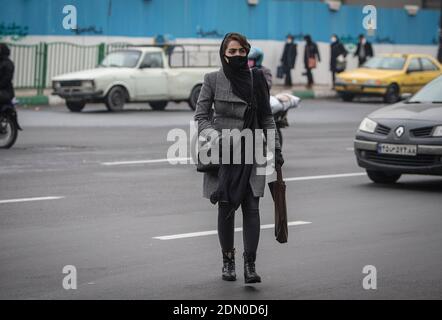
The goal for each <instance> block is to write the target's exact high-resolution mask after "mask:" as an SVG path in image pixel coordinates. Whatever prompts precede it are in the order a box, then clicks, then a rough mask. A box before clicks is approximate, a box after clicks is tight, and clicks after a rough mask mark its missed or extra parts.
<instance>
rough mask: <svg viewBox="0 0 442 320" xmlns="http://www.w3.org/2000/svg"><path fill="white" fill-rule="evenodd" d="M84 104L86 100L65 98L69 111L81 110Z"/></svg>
mask: <svg viewBox="0 0 442 320" xmlns="http://www.w3.org/2000/svg"><path fill="white" fill-rule="evenodd" d="M85 105H86V101H72V100H66V106H67V107H68V109H69V110H70V111H71V112H81V110H83V108H84V106H85Z"/></svg>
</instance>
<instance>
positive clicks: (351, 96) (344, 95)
mask: <svg viewBox="0 0 442 320" xmlns="http://www.w3.org/2000/svg"><path fill="white" fill-rule="evenodd" d="M341 98H342V100H344V101H345V102H351V101H353V99H354V98H355V95H354V94H353V93H342V94H341Z"/></svg>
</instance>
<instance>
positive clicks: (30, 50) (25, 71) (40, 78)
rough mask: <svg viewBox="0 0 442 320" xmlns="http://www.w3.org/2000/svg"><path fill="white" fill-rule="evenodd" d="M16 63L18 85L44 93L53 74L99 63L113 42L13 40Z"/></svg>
mask: <svg viewBox="0 0 442 320" xmlns="http://www.w3.org/2000/svg"><path fill="white" fill-rule="evenodd" d="M8 46H9V48H10V49H11V60H12V61H14V64H15V73H14V80H13V82H14V87H15V88H17V89H37V91H38V93H42V92H43V90H44V89H45V88H48V87H50V86H51V78H52V77H54V76H56V75H59V74H62V73H67V72H74V71H80V70H85V69H89V68H94V67H96V66H97V65H98V64H99V63H100V62H101V61H102V60H103V58H104V56H105V54H106V53H107V52H108V51H109V50H110V49H109V47H111V46H112V44H109V45H106V44H104V43H101V44H98V45H76V44H72V43H65V42H53V43H39V44H35V45H21V44H15V43H10V44H8Z"/></svg>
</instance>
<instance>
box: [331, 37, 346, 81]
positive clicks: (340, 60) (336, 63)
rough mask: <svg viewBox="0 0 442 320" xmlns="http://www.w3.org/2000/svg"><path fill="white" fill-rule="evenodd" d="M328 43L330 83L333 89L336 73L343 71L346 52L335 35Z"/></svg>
mask: <svg viewBox="0 0 442 320" xmlns="http://www.w3.org/2000/svg"><path fill="white" fill-rule="evenodd" d="M330 42H331V44H330V71H331V73H332V82H333V87H334V86H335V81H336V73H339V72H342V71H344V70H345V67H346V61H345V57H346V56H347V54H348V52H347V50H346V49H345V47H344V45H343V44H342V43H341V41H340V40H339V37H338V36H337V35H336V34H333V35H332V36H331V39H330Z"/></svg>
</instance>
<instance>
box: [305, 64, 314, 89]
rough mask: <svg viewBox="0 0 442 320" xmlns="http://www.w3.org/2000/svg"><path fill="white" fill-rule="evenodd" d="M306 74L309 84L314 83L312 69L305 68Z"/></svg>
mask: <svg viewBox="0 0 442 320" xmlns="http://www.w3.org/2000/svg"><path fill="white" fill-rule="evenodd" d="M305 75H306V76H307V84H308V85H309V86H311V85H313V74H312V69H310V68H307V69H306V70H305Z"/></svg>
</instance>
